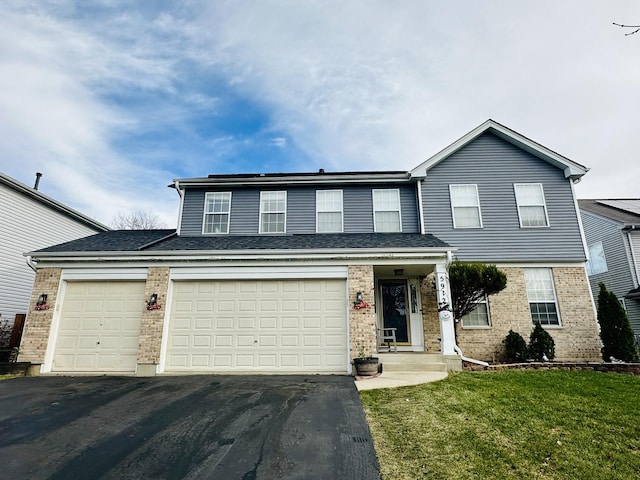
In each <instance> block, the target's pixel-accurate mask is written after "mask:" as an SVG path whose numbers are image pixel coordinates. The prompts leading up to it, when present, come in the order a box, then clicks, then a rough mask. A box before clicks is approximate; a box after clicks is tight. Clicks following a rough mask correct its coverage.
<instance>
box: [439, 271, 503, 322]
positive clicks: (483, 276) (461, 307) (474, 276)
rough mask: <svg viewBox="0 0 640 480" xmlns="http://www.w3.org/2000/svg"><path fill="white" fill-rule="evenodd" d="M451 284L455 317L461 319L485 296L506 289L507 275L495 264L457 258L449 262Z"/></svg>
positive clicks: (457, 319)
mask: <svg viewBox="0 0 640 480" xmlns="http://www.w3.org/2000/svg"><path fill="white" fill-rule="evenodd" d="M449 284H450V287H451V304H452V305H451V307H452V310H453V318H454V319H455V320H456V321H459V320H460V319H461V318H462V317H464V316H465V315H466V314H468V313H471V312H472V311H473V310H474V309H475V308H476V306H477V305H478V302H480V301H482V300H484V299H485V297H488V296H489V295H493V294H495V293H498V292H500V291H502V290H504V289H505V287H506V286H507V275H506V274H505V273H504V272H502V271H501V270H498V268H497V267H496V266H495V265H485V264H483V263H470V262H461V261H459V260H455V261H453V262H451V264H449Z"/></svg>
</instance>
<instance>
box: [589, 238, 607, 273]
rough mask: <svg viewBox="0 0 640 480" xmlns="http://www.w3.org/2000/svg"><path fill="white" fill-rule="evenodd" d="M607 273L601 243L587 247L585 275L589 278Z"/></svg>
mask: <svg viewBox="0 0 640 480" xmlns="http://www.w3.org/2000/svg"><path fill="white" fill-rule="evenodd" d="M607 271H608V268H607V259H606V258H605V256H604V247H603V246H602V242H597V243H593V244H591V245H589V260H588V261H587V274H588V275H589V276H591V275H596V274H598V273H605V272H607Z"/></svg>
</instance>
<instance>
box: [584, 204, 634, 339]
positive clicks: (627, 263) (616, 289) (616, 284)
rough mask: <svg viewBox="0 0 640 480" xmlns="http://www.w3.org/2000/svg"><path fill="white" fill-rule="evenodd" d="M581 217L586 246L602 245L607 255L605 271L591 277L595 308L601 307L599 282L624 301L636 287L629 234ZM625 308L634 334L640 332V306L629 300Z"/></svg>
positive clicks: (607, 222)
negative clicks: (599, 243)
mask: <svg viewBox="0 0 640 480" xmlns="http://www.w3.org/2000/svg"><path fill="white" fill-rule="evenodd" d="M581 215H582V225H583V227H584V233H585V237H586V239H587V245H591V244H593V243H597V242H602V248H603V250H604V256H605V259H606V261H607V271H606V272H603V273H598V274H596V275H591V276H590V277H589V283H590V285H591V291H592V292H593V298H594V299H595V301H596V306H597V304H598V293H599V292H600V287H599V284H600V282H603V283H604V284H605V285H606V287H607V288H608V289H609V290H611V291H612V292H613V293H615V295H616V297H618V298H623V297H624V296H625V295H626V294H627V293H628V292H629V290H632V289H634V288H636V285H635V282H634V275H633V272H632V268H631V257H630V251H629V245H628V241H627V234H626V233H625V232H623V231H622V226H623V225H622V224H620V223H618V222H614V221H612V220H609V219H606V218H603V217H601V216H599V215H596V214H593V213H590V212H586V211H584V210H583V211H582V212H581ZM625 305H626V307H627V314H628V316H629V320H630V321H631V323H632V325H633V326H634V329H635V331H636V332H638V333H640V306H639V305H638V302H637V301H634V300H629V299H627V300H625Z"/></svg>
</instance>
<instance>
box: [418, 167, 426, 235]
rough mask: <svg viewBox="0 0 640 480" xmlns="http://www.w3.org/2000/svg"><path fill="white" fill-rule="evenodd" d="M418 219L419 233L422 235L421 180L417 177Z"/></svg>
mask: <svg viewBox="0 0 640 480" xmlns="http://www.w3.org/2000/svg"><path fill="white" fill-rule="evenodd" d="M418 219H419V220H420V233H421V234H422V235H424V234H425V233H426V232H425V228H424V209H423V208H422V180H421V179H418Z"/></svg>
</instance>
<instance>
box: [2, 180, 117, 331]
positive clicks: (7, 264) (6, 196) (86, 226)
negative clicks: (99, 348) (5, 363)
mask: <svg viewBox="0 0 640 480" xmlns="http://www.w3.org/2000/svg"><path fill="white" fill-rule="evenodd" d="M38 179H39V177H38ZM0 229H2V233H1V237H0V238H1V240H0V313H1V314H2V318H4V319H8V320H9V321H13V319H14V318H15V316H16V315H17V314H26V313H27V310H28V308H29V299H30V298H31V292H32V290H33V281H34V279H35V272H34V271H33V270H32V269H31V268H30V267H29V266H28V264H27V261H26V259H25V257H24V255H23V254H24V253H25V252H29V251H33V250H37V249H40V248H44V247H46V246H48V245H52V244H54V243H61V242H67V241H69V240H74V239H77V238H81V237H85V236H87V235H92V234H94V233H96V232H104V231H106V230H108V227H106V226H104V225H102V224H101V223H98V222H96V221H95V220H92V219H91V218H89V217H87V216H86V215H83V214H81V213H79V212H77V211H75V210H73V209H71V208H69V207H67V206H66V205H63V204H61V203H60V202H57V201H55V200H53V199H52V198H50V197H48V196H46V195H44V194H42V193H41V192H39V191H38V190H37V189H36V188H35V187H34V188H31V187H28V186H26V185H24V184H23V183H21V182H18V181H17V180H15V179H13V178H11V177H9V176H7V175H5V174H2V173H0Z"/></svg>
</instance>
